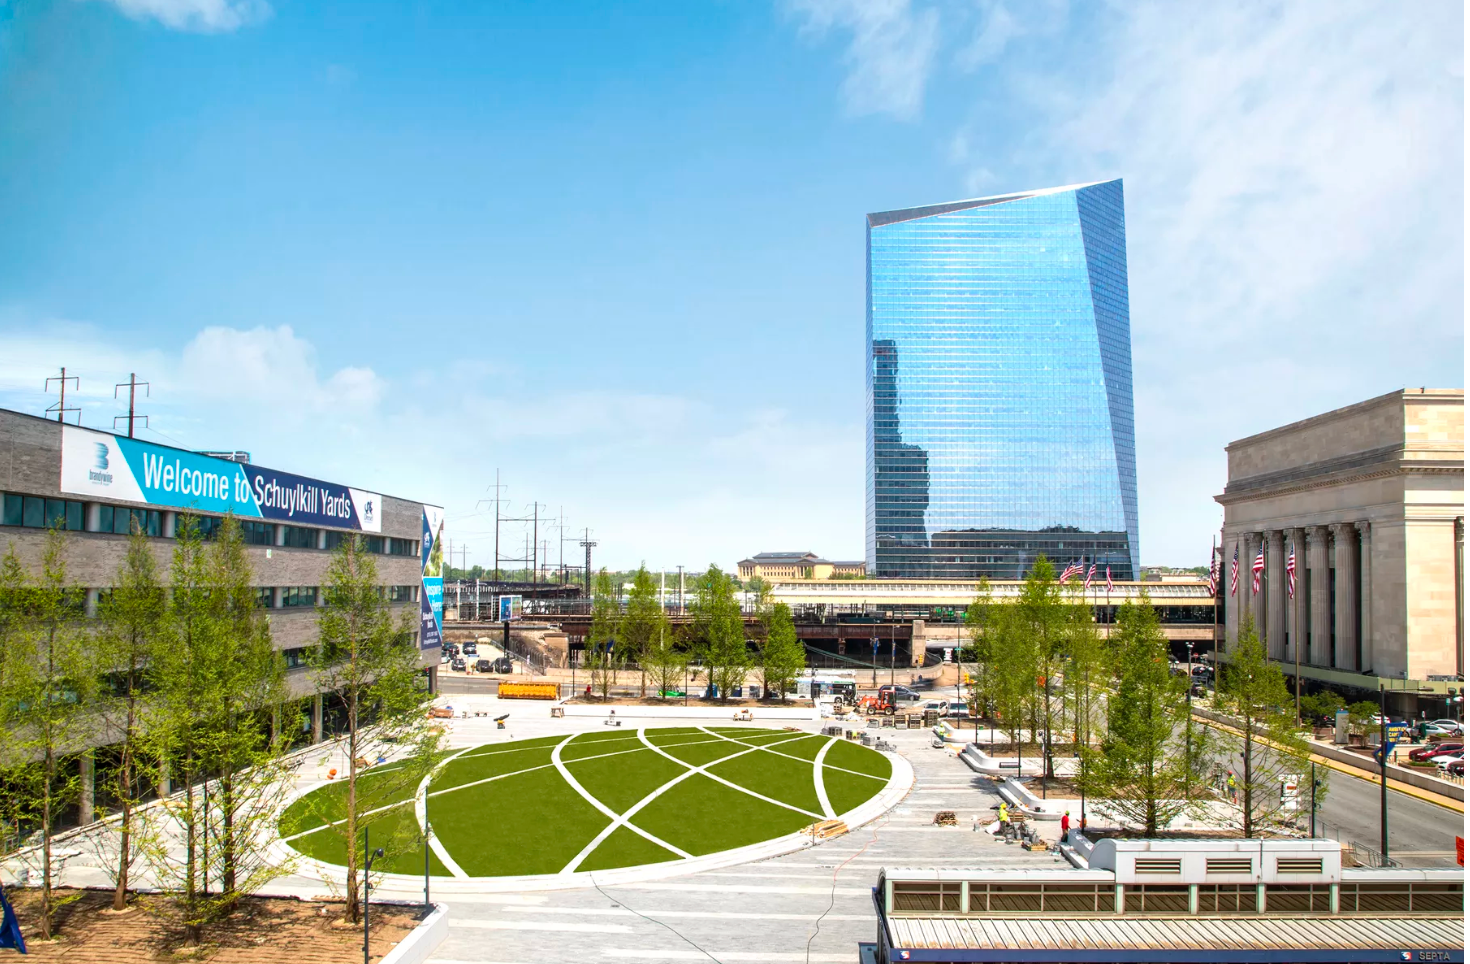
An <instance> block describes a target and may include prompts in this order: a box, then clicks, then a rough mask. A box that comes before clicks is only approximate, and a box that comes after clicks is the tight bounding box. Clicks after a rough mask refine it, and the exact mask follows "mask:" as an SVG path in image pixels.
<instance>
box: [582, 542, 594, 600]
mask: <svg viewBox="0 0 1470 964" xmlns="http://www.w3.org/2000/svg"><path fill="white" fill-rule="evenodd" d="M595 545H597V542H596V541H595V540H594V539H593V538H592V530H591V529H583V530H582V542H581V546H582V548H583V549H586V550H587V562H586V564H585V565H584V567H583V569H582V592H583V594H584V595H586V596H587V597H588V598H589V599H590V598H591V597H592V547H593V546H595Z"/></svg>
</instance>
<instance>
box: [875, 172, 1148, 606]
mask: <svg viewBox="0 0 1470 964" xmlns="http://www.w3.org/2000/svg"><path fill="white" fill-rule="evenodd" d="M867 335H868V368H867V387H868V451H867V555H868V572H869V573H870V574H872V575H877V576H880V577H897V578H939V579H972V578H976V577H979V576H988V577H990V578H992V579H1016V578H1020V577H1021V576H1023V575H1024V574H1025V572H1026V570H1027V569H1029V568H1030V566H1031V564H1032V562H1033V561H1034V560H1035V558H1036V557H1037V556H1038V555H1040V554H1043V553H1044V554H1045V555H1046V556H1047V558H1049V559H1051V560H1053V561H1055V562H1058V563H1060V564H1061V565H1066V564H1067V563H1069V562H1073V561H1077V560H1079V559H1080V560H1083V561H1084V562H1085V563H1087V564H1089V565H1090V564H1091V563H1093V562H1096V563H1097V567H1098V578H1099V580H1100V579H1102V576H1103V572H1104V569H1105V568H1106V567H1109V566H1111V567H1112V574H1113V578H1114V579H1115V580H1123V579H1132V578H1134V576H1135V574H1136V573H1137V572H1138V564H1139V561H1138V481H1137V470H1136V468H1135V462H1134V451H1133V359H1132V350H1131V346H1130V340H1129V324H1128V256H1127V245H1126V243H1125V240H1124V228H1123V182H1122V181H1121V180H1115V181H1103V182H1099V183H1096V184H1085V185H1080V186H1073V187H1062V188H1052V189H1049V190H1044V191H1030V192H1027V193H1024V194H1008V195H1005V196H1002V197H990V198H980V199H978V200H973V201H958V202H955V203H952V204H936V205H932V206H929V207H920V208H910V209H908V210H904V211H887V212H884V213H882V214H870V215H868V323H867ZM1059 568H1060V567H1059Z"/></svg>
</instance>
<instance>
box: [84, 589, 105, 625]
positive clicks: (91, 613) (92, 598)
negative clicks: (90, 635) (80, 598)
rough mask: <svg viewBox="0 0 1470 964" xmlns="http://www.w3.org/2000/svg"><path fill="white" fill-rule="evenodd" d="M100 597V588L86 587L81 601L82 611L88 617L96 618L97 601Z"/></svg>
mask: <svg viewBox="0 0 1470 964" xmlns="http://www.w3.org/2000/svg"><path fill="white" fill-rule="evenodd" d="M101 599H102V590H100V589H88V590H87V596H86V599H85V601H84V602H83V603H82V613H83V615H85V616H86V617H87V618H88V619H96V618H97V603H98V602H99V601H101Z"/></svg>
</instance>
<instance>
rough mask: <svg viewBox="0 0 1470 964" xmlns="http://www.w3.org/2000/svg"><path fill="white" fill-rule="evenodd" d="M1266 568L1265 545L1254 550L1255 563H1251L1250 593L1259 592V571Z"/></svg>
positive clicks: (1262, 544)
mask: <svg viewBox="0 0 1470 964" xmlns="http://www.w3.org/2000/svg"><path fill="white" fill-rule="evenodd" d="M1265 568H1266V544H1265V543H1264V542H1263V543H1261V548H1259V549H1257V550H1256V561H1255V562H1253V563H1251V592H1253V593H1255V592H1260V591H1261V571H1262V570H1264V569H1265Z"/></svg>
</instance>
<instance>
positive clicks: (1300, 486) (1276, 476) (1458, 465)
mask: <svg viewBox="0 0 1470 964" xmlns="http://www.w3.org/2000/svg"><path fill="white" fill-rule="evenodd" d="M1390 453H1391V454H1390ZM1408 454H1410V453H1407V452H1405V451H1404V449H1403V447H1402V446H1390V447H1388V448H1387V449H1377V450H1374V451H1372V452H1360V453H1357V454H1355V455H1352V456H1345V457H1343V458H1340V459H1329V460H1327V461H1325V462H1314V463H1312V464H1310V465H1304V466H1301V467H1299V468H1294V469H1289V470H1287V471H1284V472H1272V473H1269V474H1266V475H1257V476H1251V477H1249V478H1245V479H1241V480H1239V481H1237V482H1231V483H1229V484H1228V485H1226V486H1225V491H1224V492H1222V493H1220V494H1219V495H1217V496H1215V501H1216V502H1218V503H1220V504H1221V505H1235V504H1237V503H1240V502H1249V501H1252V500H1255V499H1260V498H1265V497H1272V496H1281V495H1291V494H1293V493H1297V492H1310V491H1313V490H1315V489H1326V488H1331V487H1333V486H1338V485H1347V484H1349V483H1353V482H1368V481H1372V480H1373V479H1386V478H1392V477H1394V476H1408V475H1458V476H1460V477H1461V478H1463V477H1464V475H1465V463H1464V462H1463V461H1455V460H1453V459H1418V458H1406V457H1405V456H1406V455H1408Z"/></svg>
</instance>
